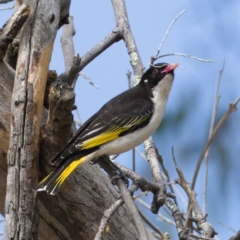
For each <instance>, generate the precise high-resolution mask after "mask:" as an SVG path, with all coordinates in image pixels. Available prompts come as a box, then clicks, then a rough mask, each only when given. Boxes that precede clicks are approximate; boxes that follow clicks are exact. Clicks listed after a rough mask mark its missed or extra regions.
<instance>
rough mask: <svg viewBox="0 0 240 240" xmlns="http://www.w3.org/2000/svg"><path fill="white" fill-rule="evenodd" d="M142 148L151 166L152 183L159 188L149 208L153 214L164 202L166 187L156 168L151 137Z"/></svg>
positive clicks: (156, 163)
mask: <svg viewBox="0 0 240 240" xmlns="http://www.w3.org/2000/svg"><path fill="white" fill-rule="evenodd" d="M144 147H145V152H146V156H147V159H148V162H149V164H150V166H151V171H152V176H153V179H154V183H155V184H156V185H158V186H159V190H158V193H157V194H156V195H154V200H153V202H152V206H151V211H152V212H153V213H158V210H159V208H160V207H161V206H163V204H164V202H165V200H166V186H165V184H164V179H163V176H162V173H161V171H160V169H159V166H158V160H157V154H156V151H155V145H154V143H153V140H152V137H150V138H148V140H147V141H145V142H144Z"/></svg>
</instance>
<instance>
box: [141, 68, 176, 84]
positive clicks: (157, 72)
mask: <svg viewBox="0 0 240 240" xmlns="http://www.w3.org/2000/svg"><path fill="white" fill-rule="evenodd" d="M178 65H179V64H178V63H173V64H168V63H157V64H155V65H153V66H151V67H150V68H149V69H148V70H147V71H146V72H145V73H144V74H143V75H142V78H141V81H140V83H147V84H148V85H149V86H150V88H152V87H155V86H156V85H157V84H158V83H159V82H160V81H161V80H162V79H163V78H164V77H165V76H166V75H167V74H171V75H172V76H173V75H174V73H173V71H174V69H175V68H176V67H177V66H178Z"/></svg>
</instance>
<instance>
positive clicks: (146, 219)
mask: <svg viewBox="0 0 240 240" xmlns="http://www.w3.org/2000/svg"><path fill="white" fill-rule="evenodd" d="M138 212H139V214H140V216H141V218H142V219H143V220H144V221H145V222H146V224H148V226H149V227H151V228H152V229H153V230H154V231H155V232H156V233H158V234H159V236H160V237H161V238H164V236H163V233H162V232H161V231H160V230H159V229H158V227H157V226H155V225H154V224H153V223H152V222H151V221H150V220H149V219H148V218H147V216H145V215H144V214H143V213H142V212H141V211H140V210H139V209H138Z"/></svg>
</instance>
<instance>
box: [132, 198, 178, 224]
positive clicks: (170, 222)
mask: <svg viewBox="0 0 240 240" xmlns="http://www.w3.org/2000/svg"><path fill="white" fill-rule="evenodd" d="M135 201H137V202H138V203H139V204H141V205H142V206H143V207H145V208H147V209H148V210H150V209H151V207H150V205H149V204H147V203H146V202H144V201H143V200H142V199H140V198H135ZM157 216H158V217H159V218H160V219H161V221H164V222H167V223H169V224H171V225H173V226H175V223H174V222H173V221H172V220H171V219H169V218H167V217H165V216H164V215H163V214H161V213H160V212H159V213H158V214H157Z"/></svg>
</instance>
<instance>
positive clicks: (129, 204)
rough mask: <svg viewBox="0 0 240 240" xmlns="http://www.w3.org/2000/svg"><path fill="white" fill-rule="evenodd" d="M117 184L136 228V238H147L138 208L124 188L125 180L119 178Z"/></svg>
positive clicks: (142, 239)
mask: <svg viewBox="0 0 240 240" xmlns="http://www.w3.org/2000/svg"><path fill="white" fill-rule="evenodd" d="M117 186H118V188H119V190H120V192H121V194H122V198H123V201H124V203H125V204H126V207H127V209H128V212H129V214H130V216H132V219H133V221H134V225H135V227H136V228H137V231H138V239H139V240H148V239H149V237H148V234H147V231H146V228H145V226H144V224H143V222H142V220H141V217H140V215H139V213H138V209H137V207H136V205H135V204H134V202H133V199H132V196H131V195H130V192H129V191H128V189H127V188H126V185H125V182H124V181H123V180H122V179H119V180H117Z"/></svg>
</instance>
